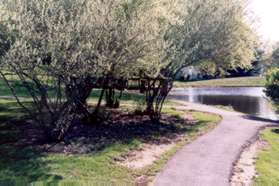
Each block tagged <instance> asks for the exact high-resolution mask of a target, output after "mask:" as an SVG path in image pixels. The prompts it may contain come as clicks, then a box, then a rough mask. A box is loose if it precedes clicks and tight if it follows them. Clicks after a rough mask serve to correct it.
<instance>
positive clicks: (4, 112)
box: [0, 100, 62, 186]
mask: <svg viewBox="0 0 279 186" xmlns="http://www.w3.org/2000/svg"><path fill="white" fill-rule="evenodd" d="M21 113H22V110H21V109H20V107H18V105H17V103H16V102H14V101H10V100H5V101H3V100H1V102H0V185H1V186H2V185H27V184H26V183H30V182H33V181H36V180H49V179H52V180H57V179H58V180H59V179H62V178H61V177H59V176H57V175H50V174H48V172H49V171H48V170H49V168H48V167H47V162H46V161H44V160H43V157H44V155H43V154H42V153H40V152H38V151H37V150H36V149H35V148H33V147H32V146H31V145H25V144H23V143H21V140H22V139H21V138H22V137H23V133H22V132H23V131H24V128H25V126H26V124H25V122H24V121H22V120H21V119H20V118H19V116H22V114H21ZM7 178H8V180H7Z"/></svg>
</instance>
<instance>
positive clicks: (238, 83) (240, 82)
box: [174, 77, 265, 88]
mask: <svg viewBox="0 0 279 186" xmlns="http://www.w3.org/2000/svg"><path fill="white" fill-rule="evenodd" d="M264 85H265V79H264V77H240V78H224V79H213V80H203V81H191V82H183V81H176V82H175V84H174V87H176V88H187V87H263V86H264Z"/></svg>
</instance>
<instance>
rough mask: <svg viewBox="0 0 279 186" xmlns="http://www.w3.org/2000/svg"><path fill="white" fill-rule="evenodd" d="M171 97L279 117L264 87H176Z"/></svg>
mask: <svg viewBox="0 0 279 186" xmlns="http://www.w3.org/2000/svg"><path fill="white" fill-rule="evenodd" d="M170 97H171V98H175V99H179V100H185V101H188V102H193V103H201V104H206V105H215V106H216V105H221V106H229V107H232V108H233V109H234V110H235V111H238V112H242V113H245V114H248V115H253V116H257V117H261V118H264V119H271V120H278V119H279V114H278V113H276V112H275V111H274V110H273V109H272V106H271V103H270V102H269V100H268V99H267V98H266V97H265V93H264V88H262V87H218V88H185V89H174V90H173V91H172V92H171V94H170Z"/></svg>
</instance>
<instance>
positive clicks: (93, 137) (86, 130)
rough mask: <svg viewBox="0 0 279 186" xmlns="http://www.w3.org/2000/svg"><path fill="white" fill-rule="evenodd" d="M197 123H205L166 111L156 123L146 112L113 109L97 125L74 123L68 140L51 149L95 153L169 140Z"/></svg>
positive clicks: (67, 137)
mask: <svg viewBox="0 0 279 186" xmlns="http://www.w3.org/2000/svg"><path fill="white" fill-rule="evenodd" d="M197 125H199V126H200V125H202V123H197V122H195V123H193V122H187V121H186V120H185V119H184V118H181V117H178V116H166V115H164V116H163V117H162V119H161V121H160V122H158V123H153V122H152V121H151V120H150V119H149V117H148V116H147V115H135V114H122V113H120V112H117V111H111V114H110V117H109V118H108V119H107V120H106V121H104V122H102V123H99V124H98V125H94V126H92V125H84V124H78V125H75V126H73V127H72V128H71V130H70V132H69V133H68V135H67V136H66V139H65V143H63V144H57V145H55V146H54V147H53V148H51V149H50V151H52V152H61V151H63V152H65V151H66V152H67V153H73V154H84V153H92V152H93V153H94V152H98V151H101V150H103V149H104V148H106V147H108V146H111V145H113V144H125V143H127V144H128V143H130V142H131V141H133V140H139V141H141V142H144V143H149V144H152V143H153V144H154V143H155V144H162V143H170V142H172V141H173V140H174V139H176V138H177V136H179V135H181V134H185V133H187V132H191V131H193V130H196V126H197Z"/></svg>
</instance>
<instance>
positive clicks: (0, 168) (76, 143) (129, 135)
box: [0, 103, 207, 185]
mask: <svg viewBox="0 0 279 186" xmlns="http://www.w3.org/2000/svg"><path fill="white" fill-rule="evenodd" d="M13 104H14V103H8V104H7V103H5V104H1V103H0V109H1V112H2V113H7V114H4V115H2V116H0V134H1V135H0V136H4V137H0V180H2V181H0V185H16V184H17V183H19V184H18V185H27V184H23V183H31V182H36V181H40V180H43V181H44V182H43V183H47V181H48V180H49V181H51V184H50V185H58V183H60V182H59V181H61V180H62V179H63V178H62V177H61V176H60V175H56V174H55V173H52V171H53V170H51V169H52V168H51V167H49V166H50V165H51V164H53V162H49V161H51V160H48V159H47V158H46V156H47V155H48V152H49V151H50V152H52V153H53V152H54V153H59V154H61V153H63V154H65V153H66V154H95V153H99V152H102V151H103V150H106V149H108V148H109V147H112V146H114V145H116V144H131V142H132V141H133V140H139V141H142V142H145V143H158V144H161V143H169V142H171V141H172V140H173V139H175V138H176V137H177V136H178V135H180V134H185V133H187V132H189V133H190V132H192V131H194V130H198V127H199V126H201V125H204V124H206V123H207V122H206V121H204V122H203V121H199V122H189V121H186V120H185V119H183V118H181V117H178V116H166V115H164V116H163V117H162V120H161V122H159V123H156V124H154V123H152V122H151V121H150V119H149V117H148V116H146V115H135V114H128V113H123V112H121V111H119V110H110V111H109V112H110V117H108V119H107V120H105V121H104V122H102V123H98V124H96V123H95V124H93V125H92V124H91V125H86V124H84V123H77V124H76V125H74V126H73V127H72V128H71V130H70V132H69V134H68V135H67V137H66V139H65V142H61V143H59V144H41V143H39V141H40V140H33V138H36V137H40V132H41V131H39V129H37V128H36V127H35V126H32V125H30V123H29V124H28V123H25V122H24V121H22V120H18V119H14V116H16V115H17V114H19V113H20V112H19V108H17V107H16V105H13ZM30 131H31V132H30ZM2 134H5V135H2ZM33 134H36V135H33ZM49 147H51V148H50V149H49ZM46 149H48V151H46ZM58 163H59V162H58ZM7 178H9V180H4V181H3V179H7ZM10 180H12V181H10ZM45 180H46V181H45ZM53 181H54V182H53ZM43 185H45V184H43ZM47 185H48V184H47ZM59 185H60V184H59ZM73 185H79V184H73ZM85 185H88V184H85Z"/></svg>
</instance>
